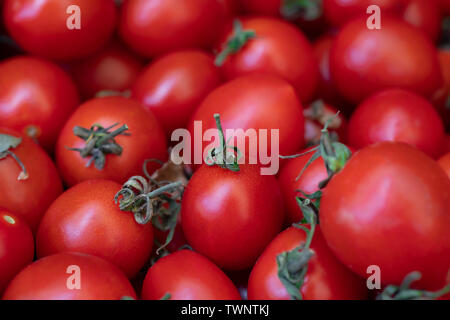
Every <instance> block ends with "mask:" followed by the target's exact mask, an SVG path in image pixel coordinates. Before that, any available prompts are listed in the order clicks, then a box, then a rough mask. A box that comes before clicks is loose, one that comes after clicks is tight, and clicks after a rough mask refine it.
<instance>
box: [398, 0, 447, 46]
mask: <svg viewBox="0 0 450 320" xmlns="http://www.w3.org/2000/svg"><path fill="white" fill-rule="evenodd" d="M403 20H405V21H407V22H409V23H411V24H412V25H414V26H416V27H418V28H419V29H422V30H423V31H424V32H425V33H426V34H428V36H429V37H430V38H431V40H433V41H434V42H436V41H437V40H438V38H439V33H440V31H441V20H442V17H441V10H440V7H439V3H437V2H436V1H430V0H409V1H408V3H407V5H406V7H405V9H404V11H403Z"/></svg>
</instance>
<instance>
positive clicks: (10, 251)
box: [0, 209, 34, 295]
mask: <svg viewBox="0 0 450 320" xmlns="http://www.w3.org/2000/svg"><path fill="white" fill-rule="evenodd" d="M33 258H34V238H33V234H32V233H31V230H30V228H29V227H28V225H27V223H26V222H25V220H23V219H22V218H20V217H19V216H17V215H14V214H12V213H10V212H8V211H6V210H4V209H0V295H1V293H2V292H3V290H4V289H5V288H6V286H7V284H8V283H9V282H10V281H11V280H12V279H13V278H14V276H15V275H16V274H18V273H19V272H20V271H21V270H22V269H23V268H25V267H26V266H27V265H28V264H30V263H31V262H32V261H33Z"/></svg>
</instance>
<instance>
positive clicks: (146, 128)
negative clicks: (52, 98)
mask: <svg viewBox="0 0 450 320" xmlns="http://www.w3.org/2000/svg"><path fill="white" fill-rule="evenodd" d="M94 124H99V125H101V126H103V127H104V128H106V127H109V126H112V125H114V124H117V126H116V127H115V129H117V128H118V127H119V126H122V125H127V126H128V128H129V129H128V131H126V132H127V133H129V135H119V136H117V137H116V138H115V141H116V142H117V144H119V145H120V146H121V147H122V149H123V150H122V153H121V154H120V155H117V154H114V153H109V154H106V159H105V165H104V167H103V169H98V168H96V167H95V165H94V164H91V165H90V166H88V167H87V166H86V165H87V163H88V161H89V160H90V156H88V157H87V158H83V157H82V156H81V155H80V153H79V152H77V151H72V150H69V149H68V148H84V147H85V146H86V141H85V140H83V139H81V138H79V137H77V136H75V134H74V133H73V129H74V127H75V126H80V127H83V128H86V129H89V128H91V126H93V125H94ZM146 159H159V160H160V161H164V160H165V159H167V151H166V137H165V135H164V132H163V130H162V128H161V126H160V125H159V123H158V122H157V120H156V118H155V116H154V115H153V114H152V113H151V112H150V111H148V110H145V108H144V107H143V106H142V105H141V104H140V103H139V102H137V101H135V100H132V99H127V98H123V97H106V98H96V99H92V100H89V101H87V102H86V103H84V104H83V105H81V106H80V107H79V108H78V109H77V111H76V112H75V113H74V114H73V115H72V116H71V117H70V119H69V121H68V122H67V123H66V124H65V126H64V128H63V130H62V132H61V135H60V136H59V139H58V143H57V146H56V162H57V165H58V168H59V170H60V172H61V175H62V177H63V179H64V182H65V183H66V184H67V185H68V186H73V185H75V184H77V183H80V182H82V181H85V180H89V179H108V180H113V181H116V182H118V183H124V182H125V181H127V180H128V179H129V178H131V176H133V175H136V174H142V166H143V164H144V161H145V160H146ZM154 169H156V166H149V170H154Z"/></svg>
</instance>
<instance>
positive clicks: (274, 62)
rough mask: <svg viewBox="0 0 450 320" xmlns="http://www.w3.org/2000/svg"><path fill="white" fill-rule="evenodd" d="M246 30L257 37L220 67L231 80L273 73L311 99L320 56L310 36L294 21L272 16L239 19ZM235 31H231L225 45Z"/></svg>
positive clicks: (317, 78) (315, 84)
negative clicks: (292, 23) (314, 51)
mask: <svg viewBox="0 0 450 320" xmlns="http://www.w3.org/2000/svg"><path fill="white" fill-rule="evenodd" d="M240 21H241V22H242V27H243V29H244V30H252V31H254V32H255V33H256V37H255V38H253V39H249V40H248V42H247V43H246V44H245V46H244V47H242V48H241V49H240V50H239V51H238V52H236V53H234V54H231V55H229V56H228V57H227V58H226V60H225V61H224V64H223V65H222V67H221V70H222V71H223V74H224V75H225V77H226V78H227V79H229V80H231V79H235V78H237V77H240V76H243V75H249V74H255V73H266V74H273V75H277V76H280V77H282V78H284V79H285V80H288V81H289V82H290V83H291V84H292V85H293V86H294V87H295V89H296V91H297V94H298V96H299V98H300V100H301V101H302V102H307V101H309V100H311V99H312V97H313V95H314V93H315V91H316V89H317V85H318V81H319V68H318V64H317V60H316V58H315V57H314V53H313V50H312V47H311V44H310V43H309V41H308V39H307V38H306V37H305V36H304V35H303V33H302V32H301V31H300V30H299V29H298V28H296V27H295V26H294V25H291V24H289V23H288V22H284V21H281V20H277V19H272V18H258V17H256V18H243V19H240ZM233 34H234V30H233V31H231V32H229V33H228V34H227V35H226V37H225V38H224V41H223V42H222V45H223V46H225V44H226V42H227V39H229V38H230V37H231V36H232V35H233Z"/></svg>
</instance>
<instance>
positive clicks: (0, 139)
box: [0, 134, 29, 180]
mask: <svg viewBox="0 0 450 320" xmlns="http://www.w3.org/2000/svg"><path fill="white" fill-rule="evenodd" d="M21 143H22V138H17V137H13V136H10V135H8V134H0V160H2V159H5V158H6V157H8V156H10V157H11V158H13V159H14V160H15V161H16V162H17V164H18V165H19V167H20V169H21V170H22V171H21V172H20V174H19V176H18V177H17V180H27V179H28V177H29V175H28V172H27V169H26V168H25V165H24V164H23V163H22V161H21V160H20V159H19V157H18V156H17V155H16V154H15V153H14V152H13V151H11V149H15V148H17V147H18V146H19V145H20V144H21Z"/></svg>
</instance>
